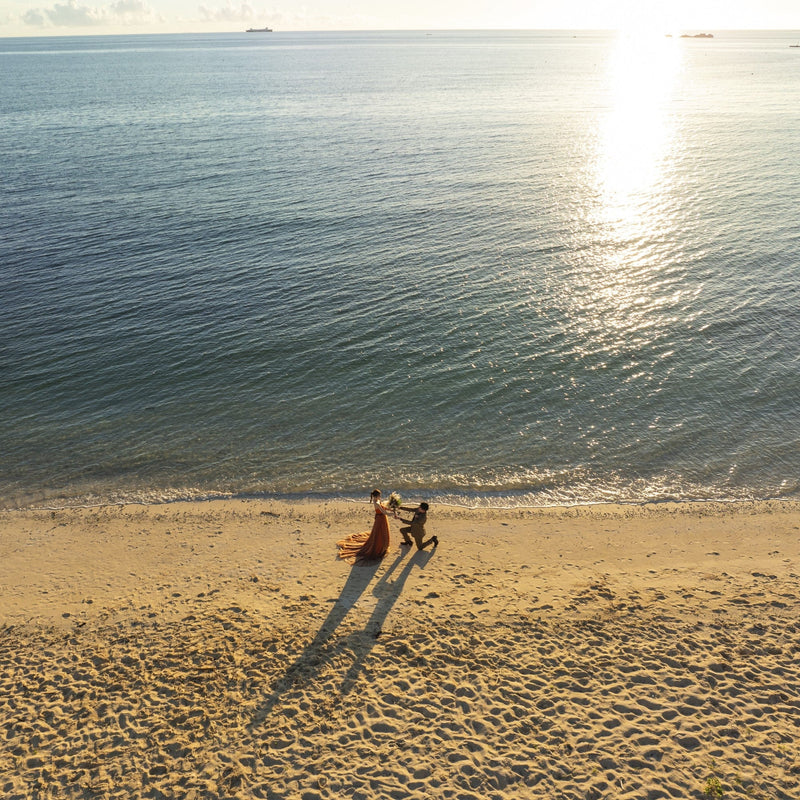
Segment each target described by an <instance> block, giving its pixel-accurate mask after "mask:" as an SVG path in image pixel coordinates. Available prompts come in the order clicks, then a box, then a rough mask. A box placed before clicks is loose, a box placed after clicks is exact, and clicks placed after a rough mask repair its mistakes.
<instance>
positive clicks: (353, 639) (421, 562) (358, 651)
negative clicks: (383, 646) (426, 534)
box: [339, 550, 433, 697]
mask: <svg viewBox="0 0 800 800" xmlns="http://www.w3.org/2000/svg"><path fill="white" fill-rule="evenodd" d="M432 556H433V552H428V551H426V550H417V551H416V552H415V553H414V554H413V555H412V556H411V557H410V558H409V559H408V561H406V563H405V565H404V566H403V569H402V571H401V572H400V574H399V575H398V576H397V577H396V578H394V579H392V575H393V573H394V571H395V569H396V568H397V567H398V566H399V564H400V562H401V561H402V558H403V555H402V554H401V556H400V557H399V558H397V559H396V560H395V562H394V564H392V566H391V567H389V569H388V570H386V572H385V573H384V574H383V575H382V576H381V578H380V580H379V581H378V582H377V583H376V584H375V588H374V589H373V590H372V594H373V595H376V596H377V598H378V602H377V603H376V605H375V608H374V610H373V611H372V614H371V616H370V618H369V619H368V620H367V624H366V625H365V626H364V630H363V631H361V632H359V633H355V634H351V636H350V637H348V638H349V639H350V642H349V645H350V649H351V650H352V651H353V653H354V654H355V658H354V659H353V663H352V664H351V665H350V668H349V669H348V670H347V673H346V674H345V676H344V680H343V681H342V685H341V688H340V690H339V694H340V696H342V697H344V696H345V695H346V694H348V693H349V692H350V691H351V690H352V689H353V687H354V686H355V683H356V681H357V680H358V676H359V674H360V673H361V671H362V669H363V667H364V662H365V661H366V659H367V656H368V655H369V654H370V652H371V651H372V648H373V647H374V646H375V642H376V641H377V640H378V637H379V636H380V635H381V633H383V625H384V622H385V621H386V617H387V616H388V615H389V612H390V611H391V610H392V608H393V607H394V604H395V603H396V602H397V600H398V599H399V597H400V595H401V594H402V592H403V587H404V586H405V583H406V581H407V580H408V576H409V575H410V574H411V571H412V570H413V569H414V568H415V567H417V568H419V569H425V566H426V565H427V563H428V562H429V561H430V559H431V557H432Z"/></svg>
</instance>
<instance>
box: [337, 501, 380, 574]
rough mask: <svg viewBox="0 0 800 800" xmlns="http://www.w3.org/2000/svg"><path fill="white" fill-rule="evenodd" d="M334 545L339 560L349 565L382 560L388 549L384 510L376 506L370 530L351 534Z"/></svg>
mask: <svg viewBox="0 0 800 800" xmlns="http://www.w3.org/2000/svg"><path fill="white" fill-rule="evenodd" d="M336 545H337V547H338V548H339V558H342V559H344V560H345V561H349V562H350V563H351V564H355V562H356V561H370V560H374V559H378V558H383V557H384V556H385V555H386V551H387V550H388V549H389V518H388V516H387V515H386V509H385V508H383V506H379V505H376V506H375V522H374V523H373V524H372V530H371V531H363V532H362V533H351V534H350V535H349V536H348V537H347V538H345V539H342V540H341V541H339V542H336Z"/></svg>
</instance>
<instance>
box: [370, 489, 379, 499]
mask: <svg viewBox="0 0 800 800" xmlns="http://www.w3.org/2000/svg"><path fill="white" fill-rule="evenodd" d="M380 496H381V490H380V489H373V490H372V494H371V495H370V497H371V498H372V497H380Z"/></svg>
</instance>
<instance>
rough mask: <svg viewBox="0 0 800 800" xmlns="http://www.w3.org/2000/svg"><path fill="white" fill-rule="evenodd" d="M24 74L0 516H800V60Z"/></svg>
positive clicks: (246, 63) (226, 58)
mask: <svg viewBox="0 0 800 800" xmlns="http://www.w3.org/2000/svg"><path fill="white" fill-rule="evenodd" d="M797 41H798V33H797V32H796V31H795V32H786V31H784V32H764V31H758V32H725V31H720V32H715V36H714V38H713V39H694V38H692V39H686V38H668V37H665V36H660V35H659V36H657V37H653V38H646V37H640V38H631V37H626V36H621V35H617V34H613V33H603V32H597V33H594V32H586V31H577V32H572V31H570V32H567V31H547V32H545V31H522V32H511V31H491V32H480V31H469V32H443V31H432V32H423V31H420V32H359V33H282V32H276V33H272V34H246V33H240V34H217V35H160V36H144V35H140V36H114V37H105V36H96V37H74V38H67V37H59V38H30V39H2V40H0V74H2V76H3V79H2V80H1V81H0V120H1V124H0V164H2V182H1V183H0V277H1V278H2V281H1V282H0V286H1V287H2V288H0V506H2V507H6V508H8V507H28V506H40V507H41V506H43V507H53V506H66V505H81V504H92V503H113V502H161V501H168V500H175V499H183V498H211V497H218V496H245V497H249V496H270V497H283V498H295V497H312V498H319V499H321V500H323V499H326V498H363V499H366V497H367V495H368V493H369V491H370V490H371V489H372V488H373V487H374V486H377V487H380V488H382V489H383V490H384V492H388V491H392V490H396V491H399V492H400V493H401V494H402V495H403V496H404V497H406V498H409V499H418V498H420V499H421V498H424V499H428V500H429V501H431V502H434V503H436V502H439V503H455V504H462V505H470V506H476V505H477V506H482V505H483V506H485V505H490V506H543V505H553V504H588V503H597V502H608V501H614V502H623V503H641V502H658V501H667V500H682V501H683V500H685V501H693V500H706V499H713V500H722V501H725V500H742V499H750V498H756V499H763V498H786V499H799V498H800V225H798V219H799V218H798V209H800V181H798V175H799V174H800V50H798V49H796V48H791V47H790V46H789V45H791V44H794V43H796V42H797Z"/></svg>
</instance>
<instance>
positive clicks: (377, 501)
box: [336, 489, 439, 564]
mask: <svg viewBox="0 0 800 800" xmlns="http://www.w3.org/2000/svg"><path fill="white" fill-rule="evenodd" d="M394 497H395V496H394V495H392V497H390V499H389V504H388V505H384V504H383V503H382V502H381V490H380V489H374V490H373V491H372V494H371V495H370V500H371V501H372V505H373V507H374V508H375V522H374V523H373V525H372V530H371V531H365V532H363V533H352V534H350V536H348V537H347V538H346V539H342V540H341V541H339V542H337V543H336V544H337V546H338V548H339V558H342V559H344V560H345V561H349V562H350V563H351V564H352V563H354V562H356V561H368V560H374V559H378V558H383V557H384V556H385V555H386V552H387V551H388V549H389V512H391V513H392V515H393V516H394V517H395V519H399V520H400V521H401V522H405V523H406V525H407V527H405V528H400V533H401V534H402V535H403V541H402V544H405V545H411V544H412V538H413V540H414V543H416V545H417V550H424V549H425V548H426V547H427V546H428V545H429V544H432V545H433V546H434V547H436V546H437V545H438V544H439V540H438V539H437V538H436V537H435V536H431V538H430V539H428V540H427V541H426V540H425V522H426V519H427V514H428V504H427V503H420V504H419V505H418V506H417V507H416V508H414V507H410V506H401V505H400V503H399V499H398V500H396V501H395V502H393V498H394ZM398 511H413V512H414V516H413V517H412V518H411V519H403V518H402V517H399V516H398V515H397V512H398Z"/></svg>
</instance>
